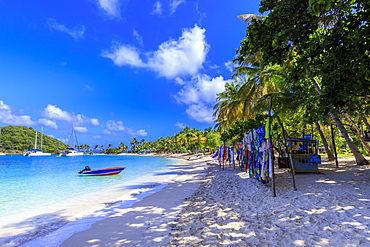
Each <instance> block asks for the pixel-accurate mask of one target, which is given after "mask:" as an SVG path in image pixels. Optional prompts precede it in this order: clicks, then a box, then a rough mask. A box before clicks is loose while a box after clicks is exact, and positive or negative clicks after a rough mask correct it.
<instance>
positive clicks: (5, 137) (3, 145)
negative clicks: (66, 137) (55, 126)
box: [0, 126, 69, 154]
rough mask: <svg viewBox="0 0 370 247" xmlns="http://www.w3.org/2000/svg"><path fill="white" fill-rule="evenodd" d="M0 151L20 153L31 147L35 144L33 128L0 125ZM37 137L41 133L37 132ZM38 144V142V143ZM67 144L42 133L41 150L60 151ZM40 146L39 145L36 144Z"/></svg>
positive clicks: (66, 146)
mask: <svg viewBox="0 0 370 247" xmlns="http://www.w3.org/2000/svg"><path fill="white" fill-rule="evenodd" d="M0 129H1V135H0V151H2V152H4V153H8V154H10V153H11V154H21V153H23V152H24V151H25V150H28V149H33V148H34V145H35V132H36V130H34V129H33V128H27V127H24V126H6V127H0ZM37 136H38V138H41V133H40V132H37ZM38 145H40V142H39V143H38ZM68 147H69V146H68V145H66V144H64V143H63V142H61V141H58V140H56V139H54V138H51V137H49V136H46V135H42V150H43V151H44V152H47V153H61V152H63V151H64V150H65V149H66V148H68ZM38 148H40V146H38Z"/></svg>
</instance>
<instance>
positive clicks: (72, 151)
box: [59, 125, 84, 157]
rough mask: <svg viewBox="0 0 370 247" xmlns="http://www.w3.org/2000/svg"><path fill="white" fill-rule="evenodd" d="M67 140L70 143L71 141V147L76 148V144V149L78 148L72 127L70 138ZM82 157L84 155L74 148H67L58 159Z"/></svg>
mask: <svg viewBox="0 0 370 247" xmlns="http://www.w3.org/2000/svg"><path fill="white" fill-rule="evenodd" d="M69 140H70V141H71V140H72V142H73V145H72V147H76V144H77V147H78V143H77V136H76V132H75V127H74V125H73V127H72V134H71V138H70V139H69ZM82 155H84V152H81V151H78V150H76V149H74V148H67V149H66V150H65V151H64V153H61V154H59V157H73V156H82Z"/></svg>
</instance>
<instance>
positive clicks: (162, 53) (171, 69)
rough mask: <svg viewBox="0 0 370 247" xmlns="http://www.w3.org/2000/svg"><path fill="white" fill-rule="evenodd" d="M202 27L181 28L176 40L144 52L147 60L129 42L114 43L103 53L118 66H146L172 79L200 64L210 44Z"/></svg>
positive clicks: (195, 71)
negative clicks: (127, 43) (152, 50)
mask: <svg viewBox="0 0 370 247" xmlns="http://www.w3.org/2000/svg"><path fill="white" fill-rule="evenodd" d="M205 31H206V30H205V29H203V28H200V27H198V26H194V28H191V29H185V30H183V33H182V36H181V37H180V38H179V39H178V40H169V41H166V42H164V43H162V44H161V45H160V46H159V48H158V50H157V51H154V52H151V53H146V54H145V55H146V56H147V62H144V61H143V60H142V59H141V58H140V53H139V51H138V50H137V49H136V48H135V47H132V46H130V45H119V44H118V43H114V44H113V45H112V47H111V49H110V51H104V52H103V53H102V56H103V57H106V58H110V59H111V60H112V61H113V62H114V64H115V65H117V66H125V65H129V66H133V67H138V68H147V69H150V70H152V71H155V72H157V73H158V75H159V76H161V77H166V78H168V79H174V78H176V77H178V76H189V75H190V76H192V75H194V74H196V73H197V72H198V71H199V70H200V69H201V68H202V67H203V65H202V64H203V62H204V61H205V59H206V55H207V52H208V50H209V45H208V44H207V42H206V41H205V35H204V33H205Z"/></svg>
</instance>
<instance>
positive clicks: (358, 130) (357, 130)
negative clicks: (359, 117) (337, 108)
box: [345, 113, 370, 154]
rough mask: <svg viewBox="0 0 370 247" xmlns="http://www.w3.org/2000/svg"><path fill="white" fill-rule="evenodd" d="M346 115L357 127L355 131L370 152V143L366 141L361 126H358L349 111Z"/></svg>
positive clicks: (352, 124)
mask: <svg viewBox="0 0 370 247" xmlns="http://www.w3.org/2000/svg"><path fill="white" fill-rule="evenodd" d="M345 116H346V118H347V120H348V121H349V122H350V124H351V126H352V127H353V128H354V129H355V131H354V132H355V134H356V135H357V137H358V139H360V141H361V143H362V145H363V146H364V147H365V149H366V151H367V152H368V153H369V154H370V145H369V144H368V143H367V142H365V140H364V137H363V136H362V131H361V129H360V127H358V125H357V124H356V123H355V121H353V119H352V118H351V116H350V115H349V114H348V113H345Z"/></svg>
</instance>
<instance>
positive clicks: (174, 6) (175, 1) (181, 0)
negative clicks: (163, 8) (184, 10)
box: [170, 0, 185, 14]
mask: <svg viewBox="0 0 370 247" xmlns="http://www.w3.org/2000/svg"><path fill="white" fill-rule="evenodd" d="M182 3H185V0H172V1H171V3H170V8H171V13H172V14H173V13H175V12H176V9H177V7H178V6H179V5H180V4H182Z"/></svg>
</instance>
